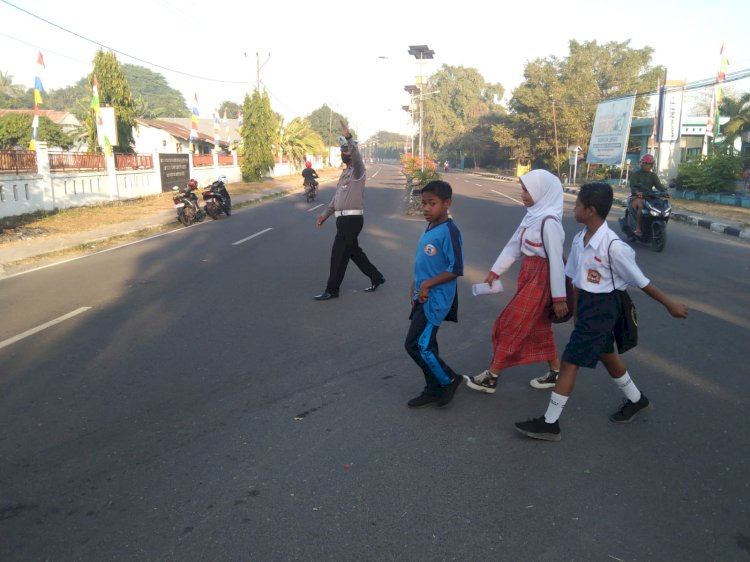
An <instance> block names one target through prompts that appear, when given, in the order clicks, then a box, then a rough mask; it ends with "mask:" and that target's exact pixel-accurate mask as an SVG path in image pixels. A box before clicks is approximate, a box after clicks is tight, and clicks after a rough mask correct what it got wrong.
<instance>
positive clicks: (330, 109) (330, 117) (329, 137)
mask: <svg viewBox="0 0 750 562" xmlns="http://www.w3.org/2000/svg"><path fill="white" fill-rule="evenodd" d="M332 127H333V108H332V107H329V108H328V165H329V166H330V165H331V132H332Z"/></svg>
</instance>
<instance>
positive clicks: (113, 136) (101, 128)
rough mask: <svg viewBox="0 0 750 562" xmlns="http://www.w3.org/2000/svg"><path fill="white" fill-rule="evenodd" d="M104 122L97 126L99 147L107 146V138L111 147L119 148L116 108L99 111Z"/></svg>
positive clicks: (103, 108)
mask: <svg viewBox="0 0 750 562" xmlns="http://www.w3.org/2000/svg"><path fill="white" fill-rule="evenodd" d="M99 112H100V115H101V118H102V122H101V123H97V124H96V136H97V138H98V139H99V146H107V143H106V142H105V140H104V139H105V138H106V139H107V140H108V141H109V145H110V146H117V144H118V142H117V120H116V119H115V108H114V107H102V108H100V109H99Z"/></svg>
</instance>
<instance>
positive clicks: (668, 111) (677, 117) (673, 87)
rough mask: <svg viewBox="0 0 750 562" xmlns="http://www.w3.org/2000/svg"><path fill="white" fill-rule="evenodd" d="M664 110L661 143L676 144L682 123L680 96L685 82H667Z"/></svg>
mask: <svg viewBox="0 0 750 562" xmlns="http://www.w3.org/2000/svg"><path fill="white" fill-rule="evenodd" d="M665 87H666V93H665V94H664V108H663V111H662V114H661V138H660V139H659V141H661V142H676V141H677V140H679V138H680V125H681V122H682V94H683V92H684V91H685V80H667V81H666V83H665Z"/></svg>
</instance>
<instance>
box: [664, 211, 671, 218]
mask: <svg viewBox="0 0 750 562" xmlns="http://www.w3.org/2000/svg"><path fill="white" fill-rule="evenodd" d="M671 214H672V209H667V210H666V211H664V216H665V217H668V216H669V215H671Z"/></svg>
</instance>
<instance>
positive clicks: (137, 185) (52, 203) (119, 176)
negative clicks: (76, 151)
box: [0, 142, 322, 217]
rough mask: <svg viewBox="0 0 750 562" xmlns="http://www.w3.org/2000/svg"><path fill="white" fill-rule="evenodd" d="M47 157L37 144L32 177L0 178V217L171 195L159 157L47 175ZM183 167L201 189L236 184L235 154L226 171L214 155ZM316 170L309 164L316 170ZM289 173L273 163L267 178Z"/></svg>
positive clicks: (284, 165) (238, 173) (287, 167)
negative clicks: (149, 164) (134, 164)
mask: <svg viewBox="0 0 750 562" xmlns="http://www.w3.org/2000/svg"><path fill="white" fill-rule="evenodd" d="M48 154H49V153H48V151H47V147H46V145H45V144H44V143H42V142H40V143H38V146H37V166H38V171H37V173H36V174H33V173H18V174H16V173H15V172H11V173H10V174H5V173H4V174H0V217H10V216H16V215H22V214H25V213H33V212H35V211H52V210H55V209H66V208H70V207H82V206H85V205H95V204H100V203H106V202H110V201H118V200H125V199H135V198H139V197H145V196H148V195H157V194H159V193H161V192H162V190H163V191H170V189H171V186H168V185H165V186H162V185H161V176H160V166H159V156H160V154H159V153H155V154H154V155H153V164H154V167H153V169H139V170H116V169H115V161H114V156H109V157H107V158H106V161H107V162H106V163H107V166H106V170H103V171H71V170H65V171H55V170H50V165H49V157H48ZM188 162H189V167H190V173H189V177H191V178H194V179H196V180H197V181H198V185H200V186H201V187H203V186H207V185H210V184H211V183H212V182H214V181H215V180H216V179H217V178H218V177H219V176H220V175H225V176H227V178H228V180H229V183H232V182H238V181H241V180H242V173H241V171H240V167H239V165H238V163H237V156H236V154H235V155H233V158H232V162H233V163H232V164H231V165H219V163H218V155H214V158H213V166H193V161H192V158H188ZM321 164H322V162H318V161H316V162H315V163H314V165H315V166H316V167H318V166H319V165H321ZM293 173H296V170H293V169H292V166H291V165H290V164H288V163H279V164H277V165H276V167H275V168H274V170H273V173H272V174H271V175H272V177H279V176H286V175H290V174H293Z"/></svg>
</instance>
